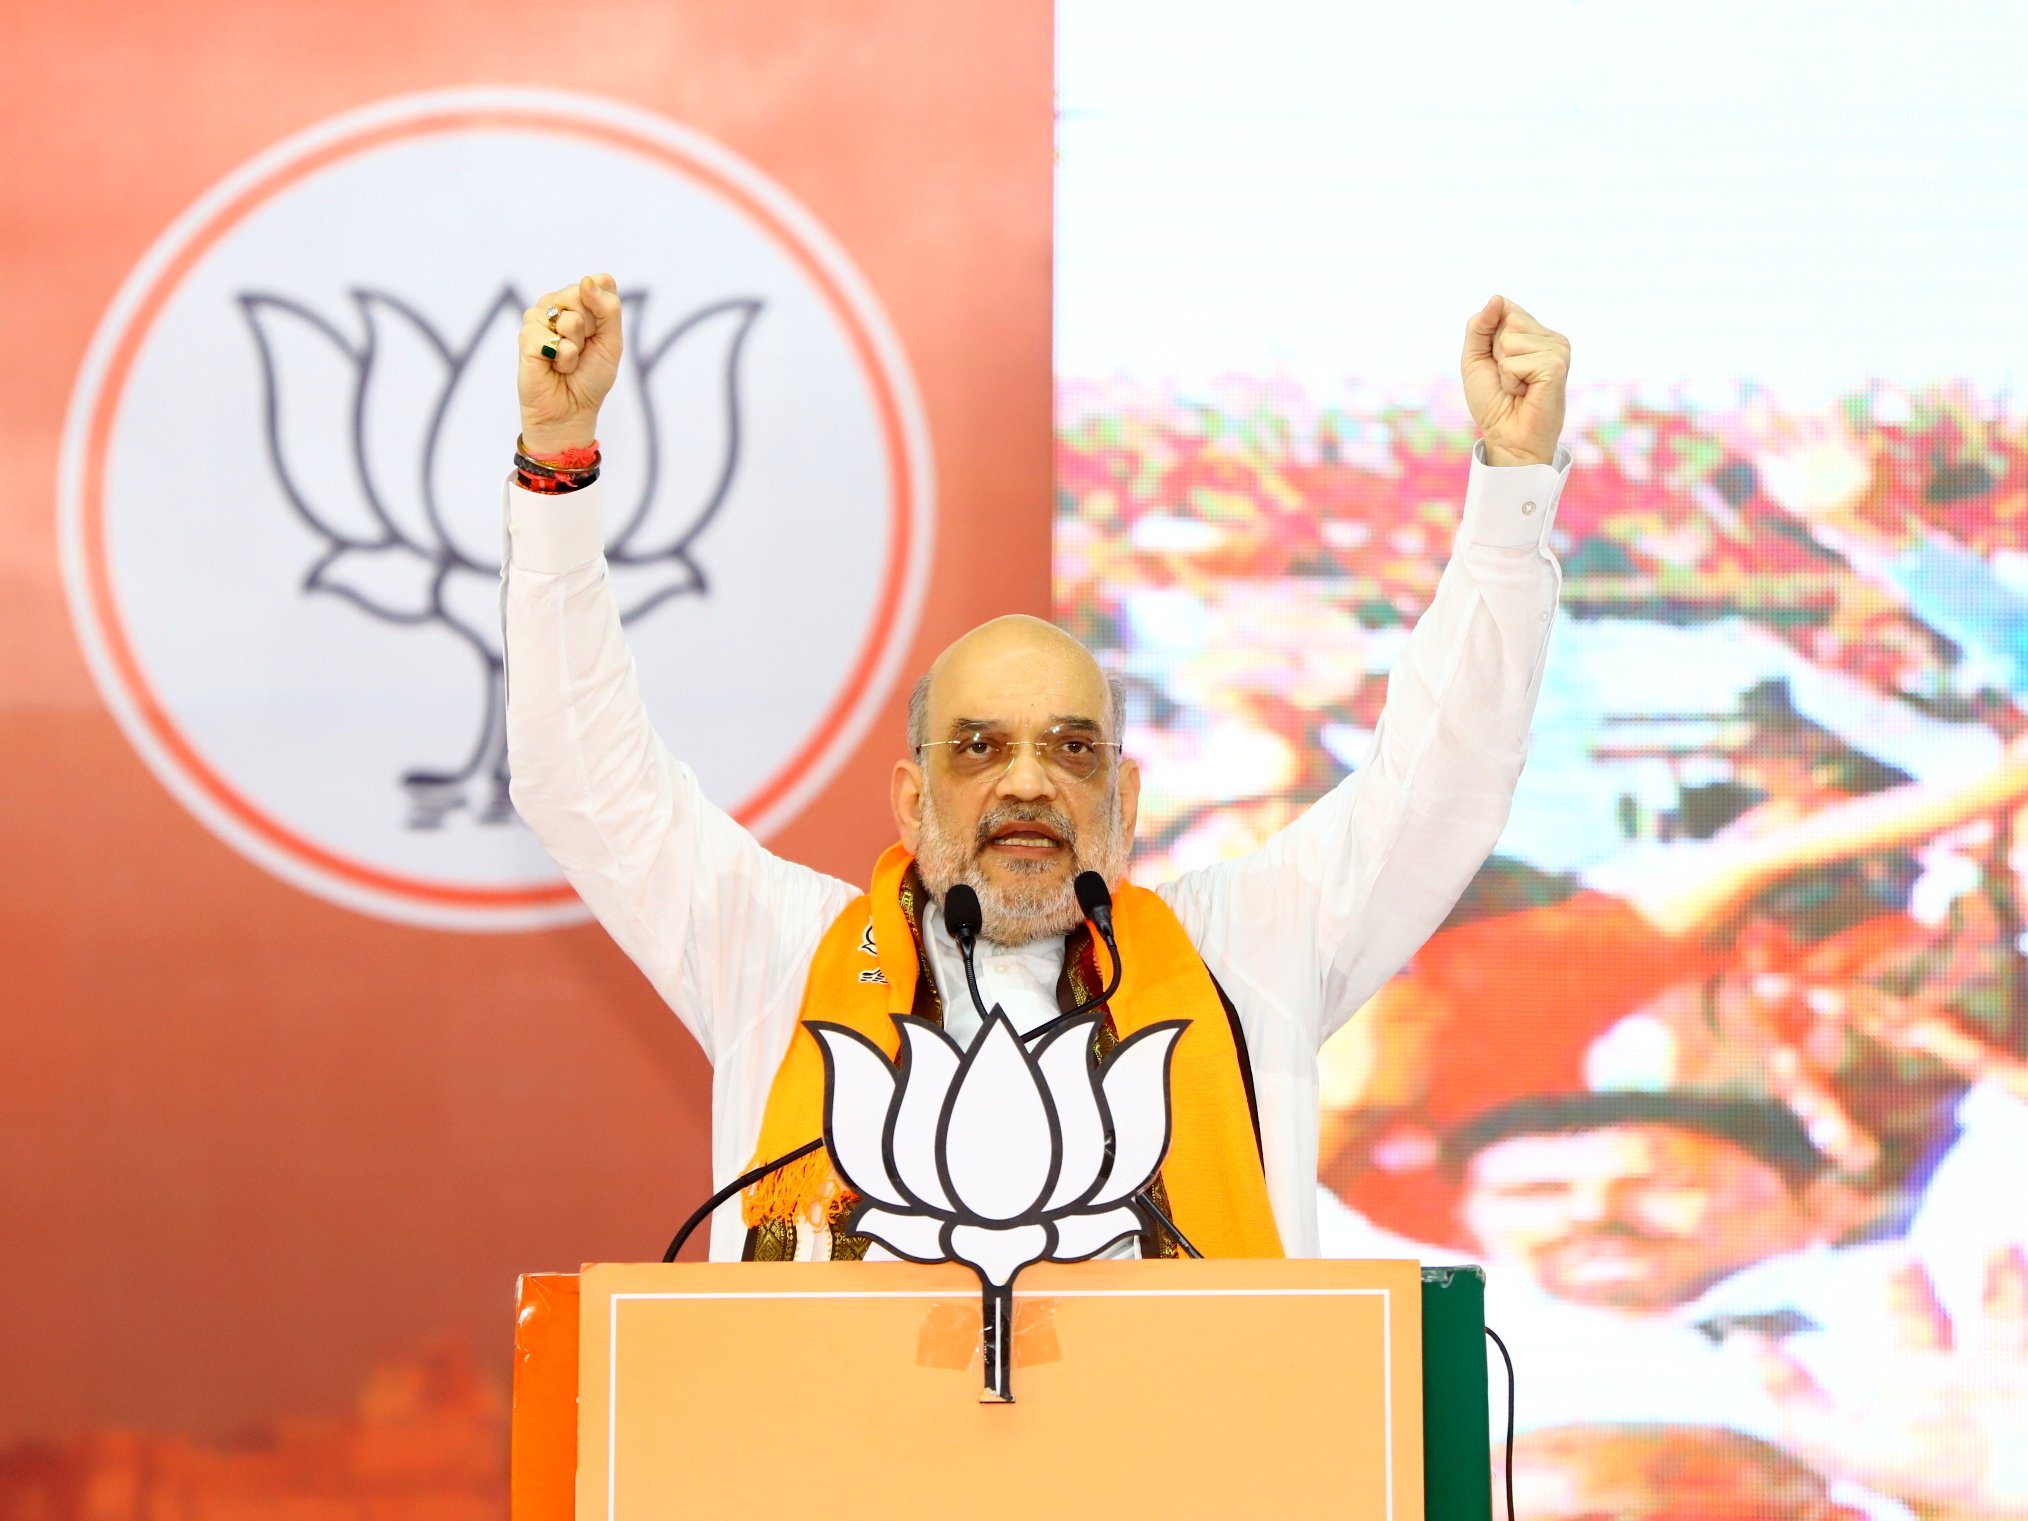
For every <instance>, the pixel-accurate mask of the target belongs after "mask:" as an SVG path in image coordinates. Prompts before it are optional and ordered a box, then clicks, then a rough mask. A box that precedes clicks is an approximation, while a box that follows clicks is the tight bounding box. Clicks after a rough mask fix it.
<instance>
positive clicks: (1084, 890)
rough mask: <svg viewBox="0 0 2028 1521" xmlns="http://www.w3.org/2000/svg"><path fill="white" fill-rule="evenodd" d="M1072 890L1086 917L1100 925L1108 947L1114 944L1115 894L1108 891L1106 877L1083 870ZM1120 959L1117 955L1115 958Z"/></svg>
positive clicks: (1109, 948) (1108, 948)
mask: <svg viewBox="0 0 2028 1521" xmlns="http://www.w3.org/2000/svg"><path fill="white" fill-rule="evenodd" d="M1070 890H1071V891H1072V892H1074V893H1076V894H1077V906H1078V907H1079V908H1081V909H1083V910H1084V916H1085V918H1087V919H1089V920H1091V922H1092V923H1093V924H1095V925H1097V926H1098V932H1099V933H1100V934H1101V935H1103V936H1105V941H1106V949H1107V950H1111V949H1112V946H1113V895H1112V894H1111V893H1109V892H1107V891H1106V879H1105V878H1104V877H1102V876H1100V875H1099V874H1098V873H1097V872H1095V871H1081V872H1079V873H1078V874H1077V880H1076V881H1075V882H1073V883H1071V884H1070ZM1114 959H1115V960H1117V959H1118V957H1117V956H1115V958H1114Z"/></svg>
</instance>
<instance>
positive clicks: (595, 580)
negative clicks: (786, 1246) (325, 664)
mask: <svg viewBox="0 0 2028 1521" xmlns="http://www.w3.org/2000/svg"><path fill="white" fill-rule="evenodd" d="M620 329H621V307H620V297H619V294H618V290H617V287H616V286H615V284H614V282H613V279H612V277H611V276H610V275H599V276H596V277H592V276H587V277H586V278H585V279H584V280H582V281H580V282H579V283H578V284H577V285H574V286H569V287H566V288H564V289H562V290H558V291H552V292H551V293H550V294H548V295H546V296H543V297H541V298H539V300H538V301H537V303H536V304H535V305H534V306H532V307H530V308H529V309H528V312H527V314H526V316H525V319H524V321H523V324H522V330H521V354H520V362H519V363H520V368H519V386H518V389H519V392H520V397H521V423H522V434H521V440H520V445H519V449H518V451H517V454H518V456H519V459H518V460H517V465H516V473H515V476H514V477H513V478H510V480H509V482H508V485H507V487H506V497H507V500H506V519H507V536H506V544H505V548H504V551H503V555H502V558H503V562H504V563H503V566H502V572H501V574H502V580H503V583H504V584H503V587H502V592H501V616H502V620H503V622H504V624H505V631H506V649H507V751H508V757H509V762H510V764H511V766H512V768H513V782H512V794H513V798H514V804H515V807H516V809H517V810H519V812H520V814H521V817H522V819H523V820H524V821H526V823H527V824H528V827H529V828H530V829H531V830H533V831H534V833H535V836H536V838H537V839H538V840H540V841H541V842H542V844H543V846H544V848H545V849H547V850H548V851H549V853H550V855H552V856H553V857H555V859H556V861H557V864H558V865H560V866H561V867H562V868H563V870H564V872H565V874H566V875H567V876H568V877H569V878H570V881H571V884H572V886H574V887H575V888H576V889H577V891H578V893H579V895H580V896H581V897H582V898H583V899H584V901H585V903H586V904H587V905H588V906H589V907H590V908H591V910H592V912H593V913H595V914H596V915H597V916H598V919H599V922H600V923H601V924H603V925H604V926H605V927H606V929H607V931H608V932H610V933H611V935H612V937H613V939H614V940H616V941H617V942H618V943H619V945H620V947H621V948H622V949H623V950H625V951H626V952H627V954H628V955H629V956H631V957H632V958H633V960H634V962H635V964H636V965H638V966H639V967H640V968H641V970H642V971H643V972H644V973H646V974H647V976H648V978H649V980H650V981H651V982H653V983H654V985H655V987H656V990H657V991H658V992H660V993H661V995H662V996H663V998H664V999H665V1000H666V1001H667V1002H668V1003H669V1005H670V1007H672V1008H673V1009H675V1011H676V1013H677V1014H678V1016H679V1017H680V1018H681V1019H682V1020H683V1022H684V1023H685V1024H686V1025H687V1026H688V1027H689V1028H690V1030H691V1032H692V1033H693V1034H694V1035H696V1037H697V1039H698V1041H699V1043H700V1044H702V1045H703V1047H704V1050H705V1053H706V1055H708V1056H709V1057H711V1059H712V1060H713V1061H714V1062H718V1061H720V1060H721V1059H723V1058H725V1057H727V1056H728V1054H729V1053H731V1052H732V1051H733V1050H734V1048H735V1047H737V1046H739V1044H740V1042H741V1041H742V1039H743V1038H745V1037H748V1036H751V1035H754V1034H756V1032H760V1033H759V1039H758V1040H757V1042H756V1043H755V1044H757V1045H758V1046H759V1047H763V1048H767V1049H766V1050H765V1051H760V1050H754V1049H752V1047H751V1046H750V1047H749V1051H748V1052H747V1053H746V1054H745V1059H747V1060H751V1061H756V1062H758V1063H759V1064H761V1065H764V1066H766V1065H771V1063H772V1062H773V1061H774V1060H776V1059H778V1057H779V1049H778V1048H779V1046H780V1045H781V1044H782V1043H785V1042H786V1040H787V1037H788V1031H789V1027H790V1026H791V1025H792V1024H793V1022H794V1020H795V1016H796V1009H797V1005H798V1000H799V997H800V994H801V991H802V984H803V977H804V974H805V972H806V970H807V968H808V965H809V957H810V953H811V951H812V950H813V949H814V948H815V946H816V943H817V940H818V939H819V937H820V936H821V935H822V934H823V932H824V930H825V928H826V927H827V926H828V925H829V924H830V923H831V921H832V920H833V919H834V918H836V917H837V915H838V913H839V912H840V911H841V910H842V909H843V907H844V905H845V903H846V902H847V901H848V900H849V899H850V898H851V897H852V896H853V895H854V890H853V889H852V888H851V887H849V886H847V885H846V884H845V883H843V882H840V881H837V880H835V879H834V878H831V877H827V876H824V875H822V874H821V873H818V872H814V871H811V870H809V869H808V868H806V867H801V866H797V865H794V864H792V863H790V862H787V861H783V860H782V859H780V858H779V857H777V856H775V855H773V854H771V853H770V852H768V851H767V850H765V849H763V848H762V847H761V845H760V843H759V842H758V841H756V840H755V839H754V838H753V837H752V836H751V835H749V834H748V833H747V832H746V830H745V829H743V828H741V827H740V825H739V824H738V823H736V822H735V821H734V820H733V819H731V818H730V817H728V816H727V815H726V814H725V813H724V812H723V811H722V810H720V809H718V808H716V807H714V806H713V805H712V804H711V803H710V802H709V801H708V800H707V799H706V798H705V797H704V795H703V793H702V791H701V790H700V789H699V787H698V784H697V779H696V777H695V776H694V775H693V774H692V773H691V771H690V768H689V767H688V766H685V765H684V764H682V762H680V761H678V760H676V759H675V758H674V757H673V756H672V755H670V754H669V752H668V751H667V750H666V749H665V748H664V747H663V745H662V743H661V741H660V740H659V739H658V738H657V736H656V734H655V731H654V729H653V727H652V726H651V725H650V723H649V721H648V715H647V711H646V709H645V707H644V706H643V704H642V701H641V694H640V688H639V685H638V683H637V682H636V680H635V676H634V664H633V660H632V658H631V657H630V656H629V655H628V653H627V649H626V645H625V642H624V640H623V638H622V636H621V631H620V614H619V606H618V604H617V602H616V601H615V600H614V597H613V594H612V589H611V585H610V580H609V575H608V570H607V565H606V559H605V545H604V532H603V526H602V524H601V521H600V506H601V502H600V489H599V486H598V484H597V482H596V478H595V477H596V470H597V461H596V457H595V451H594V449H593V444H594V440H595V438H596V436H597V431H598V412H599V407H600V405H601V404H602V403H603V402H604V400H605V397H606V394H607V393H608V392H609V391H610V390H611V389H612V386H613V382H614V380H615V378H616V377H617V375H618V372H619V361H620V353H621V330H620ZM587 477H591V479H590V480H589V482H588V483H587ZM531 488H534V489H531ZM774 1026H779V1027H780V1028H779V1029H778V1030H777V1029H775V1028H773V1027H774Z"/></svg>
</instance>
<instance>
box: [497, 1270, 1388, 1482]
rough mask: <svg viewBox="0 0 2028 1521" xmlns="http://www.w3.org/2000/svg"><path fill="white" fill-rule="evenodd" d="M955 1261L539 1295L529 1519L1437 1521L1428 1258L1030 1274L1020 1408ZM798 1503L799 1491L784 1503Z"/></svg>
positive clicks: (519, 1467) (680, 1279)
mask: <svg viewBox="0 0 2028 1521" xmlns="http://www.w3.org/2000/svg"><path fill="white" fill-rule="evenodd" d="M979 1317H980V1300H979V1291H978V1280H977V1278H976V1277H975V1276H974V1275H973V1274H972V1273H971V1272H970V1271H969V1270H968V1269H966V1268H964V1267H962V1266H959V1265H956V1264H938V1265H935V1266H920V1265H916V1264H910V1263H899V1262H892V1263H886V1262H883V1263H858V1262H824V1263H700V1264H687V1263H678V1264H668V1265H665V1264H660V1263H656V1264H616V1265H604V1266H594V1267H588V1268H586V1269H585V1270H584V1272H583V1273H582V1274H581V1275H577V1276H575V1277H572V1276H569V1275H545V1276H539V1277H537V1276H531V1277H528V1278H524V1279H523V1280H522V1285H521V1312H520V1316H519V1320H518V1325H517V1336H516V1352H517V1356H516V1368H515V1388H514V1456H513V1466H514V1482H513V1493H514V1506H513V1521H568V1518H570V1517H572V1516H575V1517H576V1518H577V1521H647V1518H649V1517H653V1518H655V1521H669V1518H680V1517H693V1516H694V1517H720V1516H746V1515H751V1514H753V1513H755V1512H756V1510H757V1509H772V1508H774V1507H775V1506H776V1505H778V1504H779V1503H781V1502H782V1501H783V1500H784V1498H785V1497H787V1496H788V1495H790V1494H794V1495H797V1496H801V1497H803V1500H802V1501H801V1502H798V1503H799V1504H800V1503H808V1504H810V1505H813V1506H816V1507H818V1508H819V1509H820V1510H821V1512H822V1514H823V1515H825V1516H826V1517H827V1518H831V1521H845V1518H851V1517H868V1518H872V1517H879V1518H881V1521H895V1518H897V1517H910V1516H931V1515H947V1514H963V1515H966V1516H968V1517H976V1518H981V1521H984V1518H995V1517H1008V1518H1014V1517H1020V1518H1024V1521H1026V1518H1031V1517H1034V1516H1036V1515H1063V1516H1092V1515H1113V1514H1160V1515H1163V1516H1167V1517H1207V1518H1209V1517H1218V1518H1221V1521H1225V1518H1232V1517H1243V1516H1251V1515H1272V1516H1275V1517H1276V1518H1277V1521H1299V1518H1304V1517H1313V1516H1314V1517H1324V1516H1329V1517H1332V1518H1341V1521H1421V1518H1422V1516H1423V1447H1422V1435H1423V1432H1422V1426H1423V1388H1422V1332H1423V1327H1422V1275H1421V1272H1420V1269H1419V1268H1418V1267H1417V1265H1416V1264H1415V1263H1412V1262H1339V1261H1320V1260H1280V1261H1235V1260H1218V1261H1205V1260H1196V1261H1193V1260H1173V1259H1162V1260H1155V1261H1145V1262H1143V1261H1125V1262H1088V1263H1077V1264H1069V1265H1063V1264H1053V1263H1041V1264H1037V1265H1036V1266H1034V1267H1031V1268H1029V1269H1027V1270H1026V1271H1024V1272H1023V1273H1022V1274H1021V1276H1020V1278H1019V1280H1018V1281H1017V1283H1016V1287H1015V1314H1014V1326H1013V1392H1014V1401H1013V1403H1011V1404H999V1403H982V1402H981V1398H980V1391H981V1379H980V1356H979V1341H980V1320H979ZM784 1486H786V1488H784Z"/></svg>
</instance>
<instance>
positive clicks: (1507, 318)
mask: <svg viewBox="0 0 2028 1521" xmlns="http://www.w3.org/2000/svg"><path fill="white" fill-rule="evenodd" d="M1463 369H1464V375H1465V403H1466V405H1468V406H1469V407H1470V408H1471V409H1472V421H1473V422H1475V423H1477V424H1478V427H1479V436H1480V437H1481V438H1483V439H1485V441H1486V463H1487V464H1489V465H1547V464H1549V463H1551V462H1552V461H1554V460H1555V458H1556V441H1557V439H1558V438H1560V437H1562V435H1563V385H1564V381H1565V379H1566V378H1567V377H1568V376H1569V374H1570V340H1569V339H1568V338H1566V337H1564V336H1563V334H1561V333H1552V332H1550V331H1549V329H1548V328H1546V327H1544V326H1543V325H1542V324H1541V323H1539V322H1537V321H1536V320H1535V319H1534V318H1533V317H1531V316H1529V315H1528V314H1527V313H1526V312H1524V311H1522V310H1521V308H1520V307H1518V306H1516V305H1515V304H1514V303H1513V302H1512V301H1509V300H1508V299H1507V298H1506V297H1505V296H1495V297H1494V298H1493V299H1492V300H1490V301H1488V302H1487V303H1486V304H1485V305H1484V306H1482V307H1480V308H1479V310H1478V311H1476V312H1474V313H1473V314H1472V317H1471V320H1470V321H1468V322H1466V323H1465V353H1464V359H1463Z"/></svg>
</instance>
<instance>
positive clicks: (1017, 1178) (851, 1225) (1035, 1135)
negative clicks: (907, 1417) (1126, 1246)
mask: <svg viewBox="0 0 2028 1521" xmlns="http://www.w3.org/2000/svg"><path fill="white" fill-rule="evenodd" d="M1103 1017H1104V1016H1103V1015H1102V1014H1099V1013H1092V1014H1088V1015H1084V1016H1081V1017H1079V1018H1075V1019H1069V1020H1064V1021H1062V1022H1060V1023H1058V1024H1057V1025H1055V1026H1054V1027H1053V1028H1051V1029H1049V1030H1048V1033H1047V1034H1045V1035H1044V1036H1043V1037H1042V1039H1041V1040H1040V1041H1039V1042H1038V1043H1037V1045H1036V1048H1035V1050H1033V1051H1032V1052H1031V1051H1030V1050H1029V1049H1028V1048H1027V1046H1026V1045H1025V1044H1024V1043H1023V1041H1022V1039H1021V1037H1020V1036H1018V1035H1016V1034H1015V1032H1014V1027H1013V1025H1012V1024H1010V1023H1009V1022H1008V1019H1007V1016H1006V1014H1005V1013H1003V1012H1002V1011H1001V1009H1000V1008H999V1007H998V1005H995V1006H994V1008H993V1010H992V1012H991V1013H990V1014H989V1015H988V1016H987V1019H986V1021H985V1023H984V1024H983V1025H982V1026H981V1028H980V1031H979V1034H978V1036H977V1038H976V1039H974V1041H973V1042H972V1045H971V1048H970V1049H969V1050H963V1049H961V1048H960V1047H959V1046H958V1044H957V1043H956V1042H955V1041H953V1040H952V1039H951V1038H950V1036H948V1035H946V1034H945V1033H944V1032H943V1030H942V1029H940V1028H939V1027H938V1026H936V1025H935V1024H933V1023H931V1022H930V1021H928V1020H923V1019H917V1018H914V1017H911V1016H906V1015H897V1016H895V1024H896V1025H897V1026H898V1027H899V1028H900V1032H901V1050H900V1053H899V1056H898V1059H897V1060H895V1061H893V1062H890V1061H889V1060H888V1058H887V1057H886V1055H885V1054H884V1053H883V1052H882V1051H881V1050H880V1049H879V1047H877V1046H875V1045H874V1044H873V1043H872V1042H871V1041H869V1040H867V1039H866V1038H865V1037H864V1036H862V1035H860V1034H858V1033H857V1032H855V1031H852V1030H848V1029H846V1028H844V1027H843V1026H842V1025H835V1024H827V1023H822V1022H819V1021H815V1020H813V1021H811V1022H810V1025H809V1028H810V1031H811V1033H812V1034H813V1035H815V1036H816V1038H817V1041H818V1043H819V1045H821V1047H822V1048H823V1053H824V1071H825V1098H824V1141H825V1145H826V1146H827V1147H828V1148H829V1150H830V1153H831V1157H832V1160H833V1162H834V1163H835V1165H836V1166H837V1168H838V1171H839V1173H840V1174H841V1175H842V1176H843V1177H844V1179H845V1181H846V1183H847V1184H848V1185H850V1186H851V1188H852V1189H853V1190H854V1191H855V1192H856V1193H858V1195H859V1196H860V1202H859V1204H858V1206H857V1207H856V1208H855V1209H854V1210H853V1212H852V1214H851V1215H850V1216H849V1217H848V1218H847V1220H846V1221H845V1229H847V1230H848V1231H852V1232H855V1233H857V1234H860V1235H865V1236H870V1237H872V1238H873V1239H874V1240H875V1241H878V1242H880V1243H881V1244H882V1245H883V1246H885V1247H887V1248H888V1249H889V1250H891V1251H893V1252H894V1253H895V1254H896V1255H897V1256H901V1257H905V1258H907V1259H909V1260H910V1261H913V1262H962V1263H964V1264H965V1265H966V1266H967V1267H969V1268H971V1269H972V1270H973V1271H974V1272H975V1273H977V1274H978V1275H979V1287H980V1293H981V1296H982V1305H981V1309H982V1327H983V1333H984V1338H983V1345H984V1351H985V1377H986V1387H985V1392H984V1393H983V1394H982V1396H981V1398H982V1399H986V1400H989V1401H1011V1400H1012V1399H1013V1389H1012V1377H1011V1355H1010V1354H1011V1350H1012V1348H1011V1343H1012V1334H1011V1333H1012V1325H1013V1298H1014V1278H1015V1275H1016V1274H1017V1273H1019V1272H1020V1271H1021V1270H1022V1269H1023V1268H1025V1267H1027V1266H1028V1265H1029V1264H1030V1263H1035V1262H1045V1261H1048V1262H1081V1261H1083V1260H1085V1259H1086V1258H1089V1257H1095V1256H1097V1255H1098V1254H1099V1253H1100V1252H1103V1251H1105V1250H1106V1249H1107V1248H1108V1247H1111V1246H1113V1245H1115V1244H1116V1243H1118V1242H1120V1241H1123V1240H1125V1239H1126V1238H1128V1237H1130V1236H1133V1235H1137V1234H1139V1233H1140V1232H1142V1231H1143V1230H1148V1229H1152V1228H1153V1222H1152V1221H1151V1220H1150V1219H1148V1218H1147V1217H1146V1216H1145V1215H1144V1213H1143V1210H1144V1207H1145V1206H1144V1205H1143V1204H1142V1203H1141V1201H1140V1200H1139V1198H1138V1196H1139V1195H1140V1194H1141V1193H1142V1191H1143V1190H1145V1189H1146V1188H1147V1187H1148V1186H1149V1184H1150V1183H1152V1182H1153V1181H1154V1178H1155V1175H1156V1172H1157V1170H1158V1169H1159V1168H1160V1167H1161V1165H1162V1158H1163V1156H1164V1155H1165V1154H1166V1153H1167V1151H1168V1149H1169V1063H1170V1059H1171V1057H1172V1056H1173V1054H1174V1051H1175V1046H1176V1038H1177V1037H1178V1036H1179V1035H1181V1034H1182V1032H1183V1030H1184V1028H1185V1027H1186V1026H1187V1025H1188V1024H1189V1021H1188V1020H1181V1019H1178V1020H1168V1021H1165V1022H1163V1023H1161V1024H1155V1025H1150V1026H1149V1027H1148V1028H1146V1029H1144V1030H1140V1031H1137V1032H1136V1033H1135V1034H1133V1035H1132V1036H1129V1037H1128V1038H1127V1039H1126V1040H1124V1041H1122V1042H1121V1043H1120V1044H1119V1045H1118V1046H1116V1047H1115V1048H1114V1049H1113V1050H1112V1051H1111V1052H1110V1053H1109V1054H1108V1055H1107V1057H1106V1058H1105V1060H1104V1061H1103V1062H1101V1061H1100V1060H1099V1059H1098V1056H1097V1054H1096V1051H1095V1050H1094V1047H1093V1033H1094V1030H1095V1029H1096V1027H1097V1025H1098V1023H1099V1021H1100V1020H1101V1019H1102V1018H1103Z"/></svg>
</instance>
